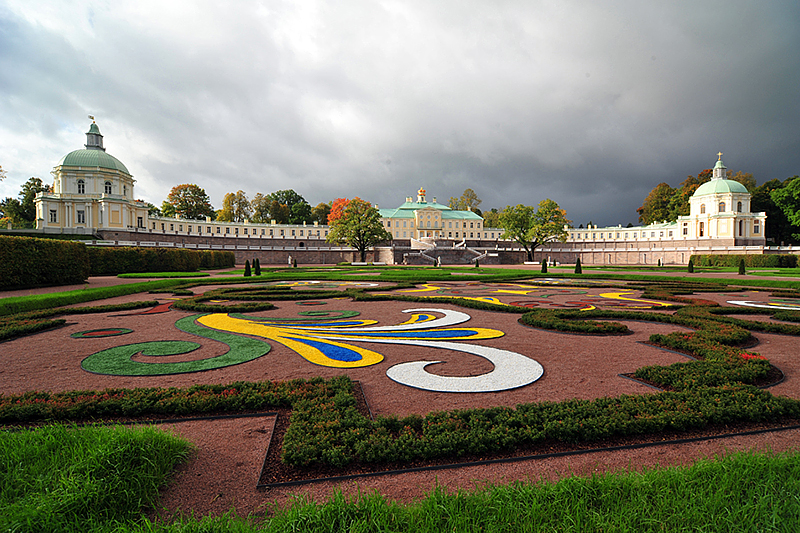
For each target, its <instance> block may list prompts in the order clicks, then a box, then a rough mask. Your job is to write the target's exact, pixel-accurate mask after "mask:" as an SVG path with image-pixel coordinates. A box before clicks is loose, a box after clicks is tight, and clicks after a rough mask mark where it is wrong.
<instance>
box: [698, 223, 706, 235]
mask: <svg viewBox="0 0 800 533" xmlns="http://www.w3.org/2000/svg"><path fill="white" fill-rule="evenodd" d="M705 229H706V223H705V222H701V223H700V233H699V235H700V237H702V236H703V234H704V233H705Z"/></svg>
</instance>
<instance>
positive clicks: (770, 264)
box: [690, 254, 797, 268]
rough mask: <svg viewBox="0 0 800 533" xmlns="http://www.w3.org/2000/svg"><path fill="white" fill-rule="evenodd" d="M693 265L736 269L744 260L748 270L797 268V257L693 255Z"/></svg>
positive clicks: (774, 255) (772, 255)
mask: <svg viewBox="0 0 800 533" xmlns="http://www.w3.org/2000/svg"><path fill="white" fill-rule="evenodd" d="M691 260H694V263H693V265H696V266H709V267H736V266H739V262H740V260H744V265H745V267H747V268H796V267H797V256H796V255H791V254H770V255H693V256H692V257H691V258H690V261H691Z"/></svg>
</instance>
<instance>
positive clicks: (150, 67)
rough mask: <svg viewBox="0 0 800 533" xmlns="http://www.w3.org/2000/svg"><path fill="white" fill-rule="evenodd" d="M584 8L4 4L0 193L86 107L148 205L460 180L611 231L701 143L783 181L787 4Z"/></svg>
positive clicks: (791, 51)
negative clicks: (189, 187) (189, 191)
mask: <svg viewBox="0 0 800 533" xmlns="http://www.w3.org/2000/svg"><path fill="white" fill-rule="evenodd" d="M597 4H598V5H593V4H591V3H587V2H577V1H576V2H569V1H567V2H558V3H552V2H530V1H520V2H513V1H508V2H499V3H485V2H417V3H414V2H411V3H409V2H391V1H384V2H355V1H346V2H336V3H324V2H300V3H294V2H263V3H255V2H252V3H251V2H245V3H237V4H235V6H233V7H231V6H219V5H212V4H202V3H201V4H196V3H185V4H184V3H180V2H170V3H166V4H165V3H160V4H155V3H148V2H136V3H129V2H115V3H112V4H99V3H93V2H86V3H78V4H70V5H69V6H64V5H62V4H61V3H59V2H53V3H46V2H45V3H38V2H37V3H30V2H16V1H10V2H6V6H5V8H0V68H1V69H2V72H3V75H2V76H0V90H2V92H3V98H2V99H0V119H1V120H0V146H2V147H3V149H2V153H0V157H2V159H1V160H0V165H2V166H3V168H4V169H6V170H7V171H8V172H9V178H8V179H7V180H6V183H5V184H3V185H0V189H2V190H0V194H2V196H7V195H15V194H16V192H17V191H18V189H19V186H20V184H21V183H22V182H24V180H25V179H27V177H29V176H30V175H37V176H40V177H43V178H44V177H47V173H48V172H49V171H50V169H51V168H52V167H53V165H55V163H56V162H57V161H58V159H59V158H60V157H61V156H62V155H63V154H65V153H67V152H69V151H70V150H73V149H75V148H79V147H80V146H81V145H82V144H83V142H84V137H83V132H85V131H86V128H87V126H88V122H87V119H86V118H85V116H86V115H87V114H89V113H93V114H95V115H97V117H98V123H99V125H100V128H101V131H102V132H103V133H104V135H105V137H106V138H105V141H106V147H107V148H108V150H109V152H110V153H112V154H114V155H115V156H116V157H118V158H120V159H121V160H122V161H124V162H125V163H126V165H127V166H128V168H129V169H131V171H132V172H133V174H134V175H135V177H136V178H137V180H138V182H137V189H136V190H137V195H138V196H140V197H143V198H144V199H146V200H149V201H151V202H153V203H156V204H160V203H161V201H162V200H163V199H164V198H165V197H166V194H167V193H168V191H169V189H170V188H171V187H172V186H173V185H176V184H179V183H187V182H188V183H197V184H199V185H200V186H202V187H204V188H205V189H206V191H207V192H208V193H209V194H210V196H211V198H212V203H214V204H215V205H216V206H217V207H219V206H220V204H221V201H222V196H223V195H224V194H225V193H226V192H230V191H236V190H239V189H241V190H243V191H245V192H246V193H247V194H248V195H249V196H250V197H252V196H253V195H254V194H255V193H257V192H262V193H268V192H272V191H275V190H279V189H286V188H293V189H295V190H296V191H297V192H299V193H300V194H302V195H303V196H305V198H306V199H307V200H309V202H311V203H317V202H320V201H329V200H332V199H334V198H336V197H341V196H346V197H352V196H356V195H358V196H361V197H362V198H365V199H368V200H370V201H373V202H376V203H379V204H380V205H381V206H382V207H388V206H394V205H397V204H399V203H401V202H402V201H403V199H404V198H405V197H406V196H409V195H413V194H415V191H416V189H417V188H418V187H420V186H423V187H426V188H427V190H428V192H429V194H430V195H435V196H437V197H438V199H439V201H440V202H446V201H447V199H448V198H449V197H450V196H459V195H460V194H461V193H462V192H463V190H464V189H466V188H468V187H469V188H473V189H474V190H475V191H476V192H477V193H478V195H479V196H480V197H481V198H482V199H483V204H482V205H481V207H483V208H491V207H498V208H502V207H504V206H505V205H508V204H516V203H524V204H529V205H535V204H537V203H538V202H539V201H541V200H542V199H544V198H552V199H553V200H555V201H557V202H558V203H559V204H561V205H562V207H565V208H566V209H567V213H568V216H569V217H570V218H571V219H573V220H574V221H575V222H576V224H577V223H583V224H585V223H586V222H588V221H589V220H592V221H593V222H595V223H598V224H617V223H622V224H626V223H627V222H629V221H634V222H635V219H636V212H635V209H636V207H638V206H639V205H641V202H642V200H643V199H644V197H645V196H646V195H647V193H648V192H649V191H650V190H651V189H652V188H653V187H654V186H655V185H656V184H658V183H659V182H661V181H666V182H668V183H670V184H671V185H673V186H675V185H677V184H678V183H680V181H682V180H683V179H684V178H685V177H686V175H688V174H697V173H698V172H700V171H701V170H703V169H704V168H709V167H711V166H712V165H713V164H714V161H715V160H716V156H715V154H716V152H717V151H720V150H721V151H723V152H724V153H725V156H724V160H725V163H726V164H727V165H728V167H729V168H732V169H733V170H742V171H745V172H752V173H753V174H754V175H755V176H756V178H757V179H758V181H759V182H763V181H766V180H768V179H771V178H774V177H777V178H780V179H785V178H786V177H789V176H791V175H794V174H798V173H800V155H798V154H800V136H798V135H797V134H796V128H797V124H798V123H799V122H800V121H799V120H798V119H800V104H799V102H800V98H798V96H800V95H799V94H798V93H799V92H800V91H799V90H798V87H800V76H799V75H798V72H800V69H799V68H798V67H800V64H799V63H800V59H799V58H798V54H797V52H796V50H798V49H800V42H798V41H800V37H798V36H799V35H800V33H799V32H797V31H796V27H797V23H798V22H800V13H799V9H800V8H798V5H797V4H796V2H790V1H786V2H768V3H760V4H756V3H753V2H744V1H734V2H730V1H728V2H691V3H690V2H685V3H684V2H677V3H675V2H671V3H663V5H646V4H644V3H641V2H632V1H631V2H628V1H617V2H603V3H597ZM3 193H4V194H3Z"/></svg>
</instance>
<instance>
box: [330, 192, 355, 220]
mask: <svg viewBox="0 0 800 533" xmlns="http://www.w3.org/2000/svg"><path fill="white" fill-rule="evenodd" d="M349 201H350V200H348V199H347V198H337V199H336V200H334V201H333V203H332V204H331V211H330V213H328V224H333V223H334V222H335V221H337V220H339V219H340V218H342V216H344V208H345V207H347V204H348V202H349Z"/></svg>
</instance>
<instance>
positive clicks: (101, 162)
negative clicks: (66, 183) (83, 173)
mask: <svg viewBox="0 0 800 533" xmlns="http://www.w3.org/2000/svg"><path fill="white" fill-rule="evenodd" d="M61 165H64V166H69V167H100V168H108V169H111V170H119V171H121V172H124V173H125V174H127V175H129V176H130V174H131V173H130V172H128V169H127V168H125V165H123V164H122V161H120V160H119V159H117V158H116V157H114V156H113V155H111V154H107V153H106V152H104V151H103V150H87V149H84V150H75V151H74V152H70V153H68V154H67V155H65V156H64V157H63V158H61V161H59V162H58V165H56V166H61Z"/></svg>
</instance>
